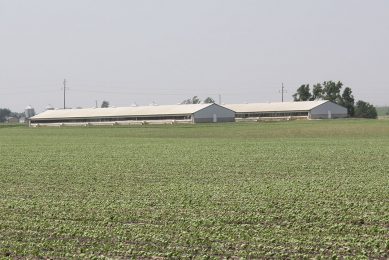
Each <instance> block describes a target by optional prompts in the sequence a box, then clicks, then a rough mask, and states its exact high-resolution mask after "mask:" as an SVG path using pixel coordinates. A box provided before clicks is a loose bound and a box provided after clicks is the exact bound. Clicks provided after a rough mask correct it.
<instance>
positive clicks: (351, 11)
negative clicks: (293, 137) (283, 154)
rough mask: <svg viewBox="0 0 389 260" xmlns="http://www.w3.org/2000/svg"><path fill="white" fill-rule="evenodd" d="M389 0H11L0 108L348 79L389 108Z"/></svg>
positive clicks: (163, 99) (1, 51) (171, 100)
mask: <svg viewBox="0 0 389 260" xmlns="http://www.w3.org/2000/svg"><path fill="white" fill-rule="evenodd" d="M388 48H389V1H388V0H370V1H366V0H293V1H291V0H263V1H262V0H255V1H254V0H191V1H187V0H154V1H151V0H138V1H131V0H104V1H103V0H34V1H31V0H24V1H22V0H0V107H8V108H10V109H11V110H14V111H20V112H21V111H23V109H24V107H25V106H27V105H32V106H33V107H35V109H36V110H37V111H38V112H39V111H42V110H43V109H44V108H45V107H46V106H47V105H48V104H51V105H52V106H54V107H61V106H63V103H62V102H63V96H62V91H61V87H62V82H63V79H64V78H66V79H67V80H68V87H69V91H68V92H67V106H69V107H78V106H80V107H91V106H94V104H95V101H96V100H97V101H98V102H99V104H100V103H101V102H102V101H103V100H108V101H109V102H110V104H111V105H114V106H128V105H131V104H133V103H135V102H136V103H137V104H139V105H148V104H150V103H151V102H153V101H154V102H156V103H158V104H176V103H179V102H180V101H182V100H183V99H185V98H187V97H191V96H194V95H198V96H200V97H201V98H205V97H207V96H211V97H213V98H214V99H215V100H217V99H218V94H221V96H222V102H223V103H238V102H268V101H280V99H281V94H280V93H279V89H280V88H281V83H282V82H283V83H284V84H285V87H286V89H287V91H288V93H287V94H286V100H291V95H292V94H293V93H294V91H295V90H296V88H297V87H298V86H299V85H300V84H304V83H311V84H312V83H317V82H322V81H325V80H335V81H337V80H340V81H342V82H343V83H344V84H345V85H346V86H349V87H351V88H352V89H353V91H354V96H355V98H356V99H363V100H366V101H368V102H371V103H373V104H376V105H385V104H389V50H388Z"/></svg>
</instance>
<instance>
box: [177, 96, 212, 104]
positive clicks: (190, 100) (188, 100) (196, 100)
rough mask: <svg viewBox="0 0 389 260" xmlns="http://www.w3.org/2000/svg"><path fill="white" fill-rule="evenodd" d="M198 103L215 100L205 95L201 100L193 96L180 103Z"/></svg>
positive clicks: (207, 102)
mask: <svg viewBox="0 0 389 260" xmlns="http://www.w3.org/2000/svg"><path fill="white" fill-rule="evenodd" d="M200 103H205V104H209V103H215V100H213V99H212V98H211V97H207V98H206V99H204V101H201V99H200V98H199V97H198V96H194V97H192V98H188V99H185V100H184V101H182V102H181V104H200Z"/></svg>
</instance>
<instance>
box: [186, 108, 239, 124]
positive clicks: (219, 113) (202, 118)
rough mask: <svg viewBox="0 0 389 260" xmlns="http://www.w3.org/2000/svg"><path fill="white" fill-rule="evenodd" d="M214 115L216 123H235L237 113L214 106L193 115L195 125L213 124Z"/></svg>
mask: <svg viewBox="0 0 389 260" xmlns="http://www.w3.org/2000/svg"><path fill="white" fill-rule="evenodd" d="M214 115H216V122H235V112H234V111H232V110H229V109H228V108H225V107H222V106H219V105H216V104H213V105H211V106H209V107H206V108H203V109H201V110H199V111H197V112H196V113H194V114H193V118H194V122H195V123H213V122H214Z"/></svg>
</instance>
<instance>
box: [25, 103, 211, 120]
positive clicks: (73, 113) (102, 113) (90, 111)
mask: <svg viewBox="0 0 389 260" xmlns="http://www.w3.org/2000/svg"><path fill="white" fill-rule="evenodd" d="M211 105H213V103H210V104H185V105H161V106H138V107H109V108H82V109H57V110H46V111H44V112H42V113H40V114H38V115H36V116H34V117H32V118H31V119H52V118H85V117H86V118H89V117H120V116H154V115H161V116H162V115H189V114H193V113H196V112H197V111H199V110H201V109H204V108H206V107H209V106H211Z"/></svg>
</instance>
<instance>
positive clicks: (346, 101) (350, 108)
mask: <svg viewBox="0 0 389 260" xmlns="http://www.w3.org/2000/svg"><path fill="white" fill-rule="evenodd" d="M339 105H341V106H344V107H345V108H347V113H348V115H349V116H354V111H355V109H354V96H353V94H352V91H351V88H349V87H346V88H345V89H344V90H343V94H342V98H341V100H340V103H339Z"/></svg>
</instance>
